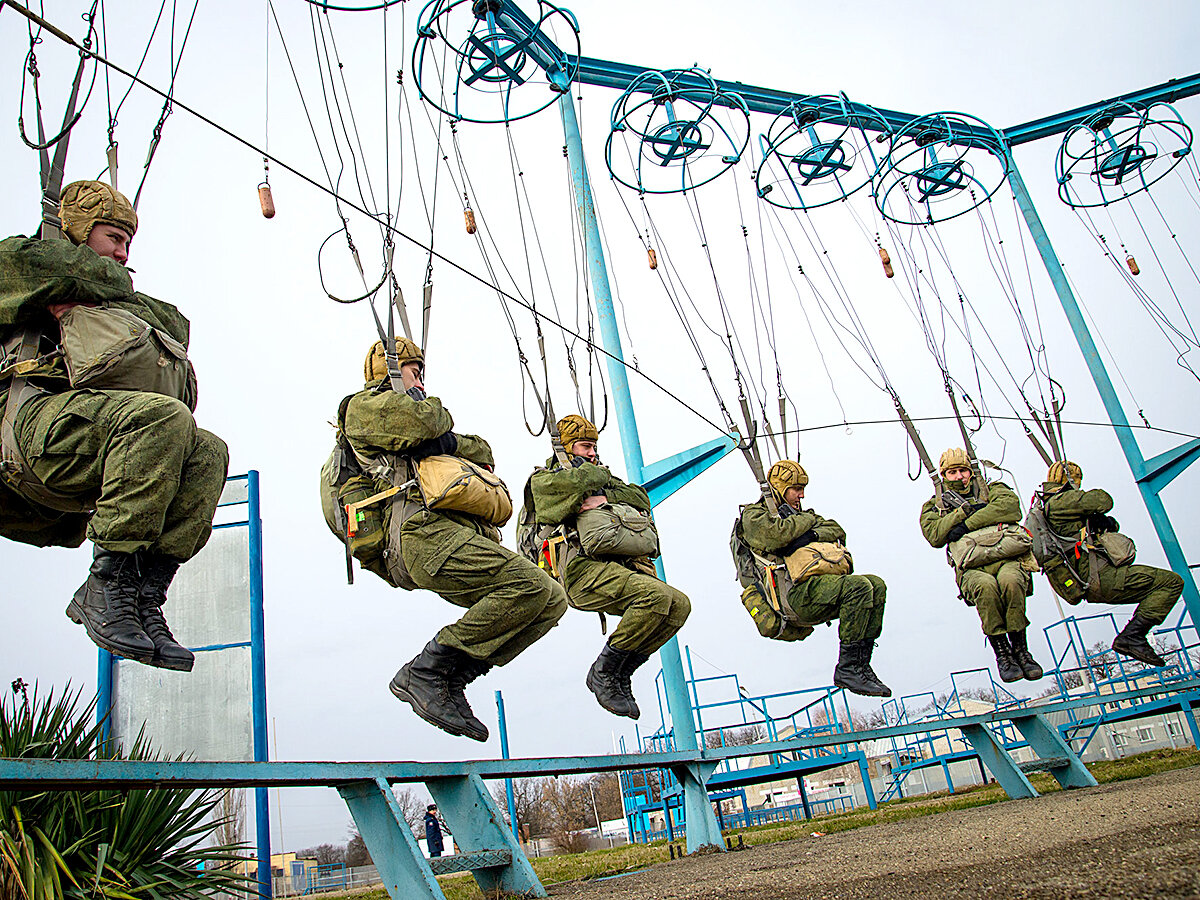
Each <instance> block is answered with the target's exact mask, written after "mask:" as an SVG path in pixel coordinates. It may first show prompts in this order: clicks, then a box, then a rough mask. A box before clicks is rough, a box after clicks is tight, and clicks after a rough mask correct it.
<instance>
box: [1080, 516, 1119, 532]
mask: <svg viewBox="0 0 1200 900" xmlns="http://www.w3.org/2000/svg"><path fill="white" fill-rule="evenodd" d="M1087 524H1088V528H1090V529H1092V531H1099V532H1106V531H1120V530H1121V526H1120V525H1119V524H1118V523H1117V520H1116V519H1114V518H1113V517H1112V516H1104V515H1099V514H1097V515H1094V516H1088V520H1087Z"/></svg>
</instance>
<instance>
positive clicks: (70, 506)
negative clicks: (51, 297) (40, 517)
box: [0, 328, 93, 513]
mask: <svg viewBox="0 0 1200 900" xmlns="http://www.w3.org/2000/svg"><path fill="white" fill-rule="evenodd" d="M19 339H20V344H19V345H18V347H17V352H16V358H15V361H14V369H13V371H14V374H13V376H12V380H11V381H10V382H9V385H8V401H7V402H6V403H5V404H4V418H3V420H0V477H3V478H4V481H5V483H6V484H8V486H9V487H11V488H12V489H13V490H14V491H16V492H17V493H18V494H20V495H21V496H22V497H24V498H25V499H26V500H29V501H30V502H32V503H36V504H38V505H39V506H45V507H47V508H48V509H53V510H55V511H56V512H64V513H90V512H92V511H93V508H92V505H91V504H90V503H87V502H85V501H83V500H80V499H79V498H78V497H72V496H70V495H68V494H62V493H59V492H58V491H55V490H53V489H51V488H48V487H46V485H44V484H42V482H41V479H39V478H38V477H37V475H35V474H34V472H33V469H32V468H30V466H29V461H28V460H27V459H26V458H25V454H24V453H22V452H21V448H20V446H19V445H18V444H17V435H16V430H15V426H16V421H17V413H18V412H20V410H21V407H22V406H23V405H24V404H25V402H26V401H28V400H31V399H33V398H34V397H37V396H38V395H40V394H43V393H45V391H43V390H42V389H41V388H39V387H35V386H34V385H32V384H29V380H28V375H27V374H25V372H24V369H23V367H22V363H26V362H29V361H30V360H33V359H34V358H35V357H36V356H37V351H38V344H39V342H40V341H41V333H40V332H39V331H38V330H37V329H36V328H26V329H25V330H24V331H22V332H21V334H20V338H19ZM17 373H19V374H17Z"/></svg>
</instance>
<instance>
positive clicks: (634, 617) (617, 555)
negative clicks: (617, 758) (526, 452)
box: [518, 415, 692, 719]
mask: <svg viewBox="0 0 1200 900" xmlns="http://www.w3.org/2000/svg"><path fill="white" fill-rule="evenodd" d="M555 428H556V430H557V432H558V437H559V440H560V441H561V445H562V447H563V448H564V450H565V453H566V458H565V459H563V460H559V459H557V458H555V459H551V460H549V461H548V462H547V464H546V466H545V467H539V468H538V469H536V470H535V471H534V472H533V474H532V475H530V477H529V480H528V481H527V482H526V485H525V508H524V510H523V511H522V513H521V527H520V529H519V530H518V541H519V543H520V545H521V548H522V552H523V553H525V554H526V555H527V557H528V558H530V559H532V560H533V561H535V562H537V563H538V564H539V565H541V566H543V567H544V568H545V569H546V571H549V572H551V573H553V574H554V576H555V577H558V578H561V579H562V582H563V584H564V586H565V587H566V591H567V602H568V603H569V604H570V605H571V606H572V607H574V608H575V609H581V610H585V611H589V612H597V613H600V615H601V621H603V616H604V614H606V613H607V614H609V615H614V616H619V617H620V622H619V623H618V624H617V626H616V628H614V629H613V632H612V635H611V636H609V638H608V640H607V642H606V643H605V644H604V647H603V648H602V649H601V651H600V655H599V656H598V657H597V658H596V661H595V662H594V663H593V664H592V666H591V668H590V669H589V670H588V673H587V678H586V684H587V687H588V689H589V690H590V691H591V692H592V693H593V694H594V695H595V696H596V701H597V702H598V703H599V704H600V705H601V706H602V707H604V709H606V710H608V711H609V712H611V713H613V714H614V715H618V716H626V717H628V718H631V719H636V718H638V716H639V715H641V710H640V709H639V708H638V705H637V700H636V699H635V698H634V695H633V687H632V682H631V677H632V675H633V673H634V672H635V671H637V669H638V668H639V667H640V666H642V665H643V664H644V663H645V662H646V661H647V660H648V659H649V658H650V654H652V653H654V652H655V651H656V650H658V649H659V648H660V647H661V646H662V645H663V644H665V643H666V642H667V641H669V640H670V639H671V638H672V637H674V636H675V634H676V633H677V632H678V631H679V629H680V628H682V627H683V623H684V622H686V621H687V617H688V615H689V613H690V612H691V608H692V607H691V601H690V600H689V599H688V598H687V596H686V595H685V594H684V593H683V592H682V591H679V590H677V589H676V588H673V587H671V586H670V585H669V584H666V583H665V582H663V581H661V580H659V578H658V576H657V573H656V571H655V568H654V563H653V558H654V557H656V556H658V532H657V531H656V530H655V527H654V521H653V519H652V518H651V515H650V498H649V496H648V495H647V494H646V492H645V491H644V490H643V489H642V488H641V487H639V486H638V485H636V484H627V483H626V482H624V481H622V480H621V479H620V478H618V477H617V476H615V475H613V474H612V472H610V471H609V470H608V468H607V467H606V466H604V465H602V464H601V462H600V458H599V456H598V455H597V453H596V442H597V440H598V439H599V433H598V432H597V430H596V427H595V425H593V424H592V423H591V422H589V421H588V420H587V419H585V418H584V417H583V416H579V415H570V416H566V417H564V418H562V419H560V420H559V421H558V423H557V424H556V426H555Z"/></svg>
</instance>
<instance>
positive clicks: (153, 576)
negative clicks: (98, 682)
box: [138, 552, 196, 672]
mask: <svg viewBox="0 0 1200 900" xmlns="http://www.w3.org/2000/svg"><path fill="white" fill-rule="evenodd" d="M139 562H140V564H141V570H142V590H141V592H140V593H139V594H138V617H139V618H140V619H141V620H142V628H144V629H145V630H146V636H147V637H148V638H150V640H152V641H153V642H154V658H153V659H152V660H151V661H150V665H152V666H157V667H158V668H160V669H175V670H176V671H179V672H190V671H192V666H193V665H194V664H195V662H196V657H195V655H194V654H193V653H192V651H191V650H188V649H187V648H186V647H184V646H183V645H181V644H180V643H179V642H178V641H177V640H175V635H173V634H171V629H170V628H168V627H167V617H166V616H164V615H163V611H162V607H163V604H164V603H166V602H167V588H169V587H170V586H171V580H172V579H173V578H174V577H175V573H176V572H178V571H179V565H180V564H179V560H177V559H172V558H171V557H169V556H162V555H161V554H158V553H147V552H143V553H141V554H139Z"/></svg>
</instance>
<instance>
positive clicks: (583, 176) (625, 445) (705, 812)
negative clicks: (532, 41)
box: [550, 73, 734, 852]
mask: <svg viewBox="0 0 1200 900" xmlns="http://www.w3.org/2000/svg"><path fill="white" fill-rule="evenodd" d="M550 74H551V75H552V77H553V75H554V73H550ZM556 86H557V87H558V88H559V89H560V90H561V91H562V96H561V97H560V98H559V111H560V112H561V114H562V121H563V132H564V134H565V139H566V145H567V160H568V163H569V164H570V168H571V182H572V184H573V185H574V189H575V203H576V206H577V208H578V212H579V218H580V223H581V226H582V229H583V235H584V248H585V255H586V257H587V264H588V276H589V279H590V281H591V284H592V296H593V297H594V298H595V301H596V309H597V315H598V318H599V320H600V334H601V336H602V341H603V344H604V349H605V350H606V351H607V352H608V353H609V359H608V377H609V381H610V382H611V384H612V393H613V399H614V403H615V405H616V413H617V425H618V428H619V429H620V433H621V447H622V449H623V450H624V455H625V471H626V475H627V477H628V478H629V480H630V481H632V482H634V483H637V484H641V483H642V482H643V481H645V478H646V475H645V470H646V467H645V465H644V462H643V459H642V446H641V441H640V440H639V438H638V428H637V418H636V417H635V415H634V412H633V401H632V399H631V397H630V394H629V379H628V376H627V374H626V370H625V364H624V358H623V355H622V350H621V337H620V333H619V332H618V330H617V318H616V313H615V311H614V310H613V305H612V289H611V288H610V286H609V283H608V271H607V269H606V268H605V264H604V250H603V248H602V245H601V242H600V229H599V227H598V225H597V222H596V210H595V206H594V204H593V201H592V188H591V184H590V183H589V182H588V176H587V168H586V165H585V164H584V160H583V141H582V139H581V137H580V134H579V120H578V119H577V118H576V115H575V104H574V101H573V100H572V98H571V92H570V85H569V84H568V83H566V82H565V81H559V82H556ZM711 443H712V442H710V444H711ZM733 447H734V443H733V441H732V440H731V439H730V440H729V443H728V445H725V444H722V446H721V447H720V448H713V447H710V445H707V444H706V445H702V446H701V447H698V448H696V449H695V450H693V451H689V452H688V453H685V454H681V457H685V458H686V459H685V461H683V462H682V464H681V465H679V466H675V467H671V466H670V465H663V468H662V469H661V471H656V479H657V480H658V481H660V482H661V485H662V490H661V491H656V493H659V494H660V499H661V498H663V497H666V496H669V494H670V493H672V492H673V491H674V490H676V489H678V487H679V486H680V485H681V484H682V483H683V482H684V481H686V480H688V479H689V478H691V477H695V475H697V474H699V473H700V472H701V471H703V470H704V469H706V468H707V467H708V466H710V465H712V463H713V462H715V461H716V460H717V459H719V458H720V456H722V455H724V453H728V452H729V451H730V450H732V449H733ZM722 449H723V451H724V452H723V453H722V452H720V451H721V450H722ZM655 568H656V569H657V571H658V577H659V578H662V579H663V580H666V576H665V573H664V570H663V562H662V558H661V557H660V558H659V559H657V560H655ZM659 658H660V659H661V661H662V666H663V671H664V673H665V680H666V684H667V706H668V708H669V709H670V711H671V721H672V722H673V723H674V729H675V736H676V741H677V742H678V744H679V746H681V747H683V748H684V749H688V750H694V749H696V748H697V746H698V745H697V743H696V728H695V724H694V723H693V722H692V709H691V704H690V703H689V702H688V698H687V689H686V687H685V686H684V678H683V662H682V660H681V659H680V656H679V641H678V639H677V638H674V637H672V638H671V639H670V640H669V641H667V643H666V644H664V645H663V647H662V648H661V649H660V650H659ZM702 775H703V772H702V771H700V770H693V769H689V770H687V773H686V780H685V796H686V808H687V810H688V811H689V812H690V813H692V814H693V815H694V816H696V818H695V819H692V820H691V821H692V822H693V827H692V828H691V829H690V830H689V832H688V850H689V852H690V851H695V850H698V849H699V848H700V847H704V846H709V845H712V846H717V847H721V848H722V849H723V848H724V842H723V841H722V838H721V826H720V824H719V823H718V822H717V817H716V814H715V813H714V812H713V810H712V806H711V805H710V804H709V802H708V795H707V793H705V792H704V789H703V788H704V785H703V779H702V777H701V776H702ZM701 823H702V824H701Z"/></svg>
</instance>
